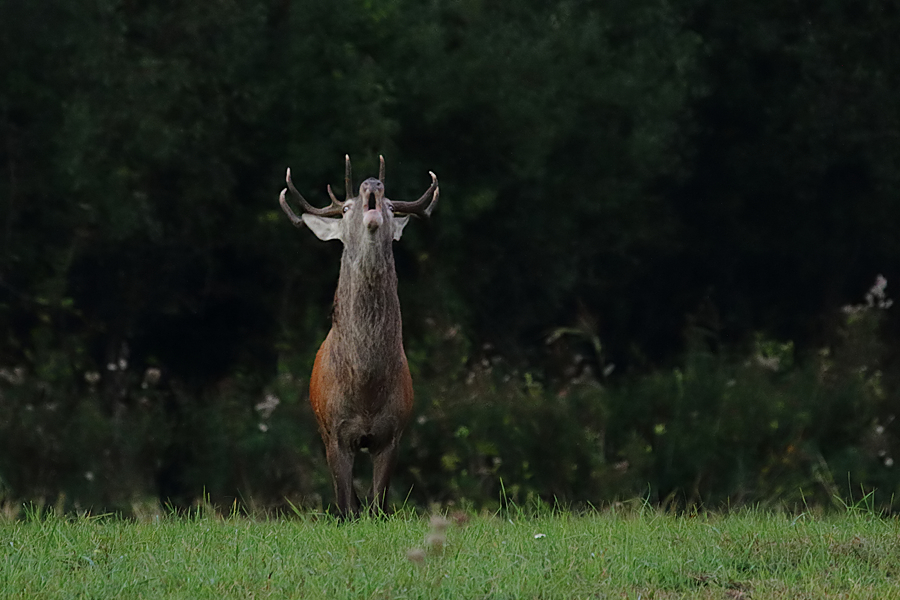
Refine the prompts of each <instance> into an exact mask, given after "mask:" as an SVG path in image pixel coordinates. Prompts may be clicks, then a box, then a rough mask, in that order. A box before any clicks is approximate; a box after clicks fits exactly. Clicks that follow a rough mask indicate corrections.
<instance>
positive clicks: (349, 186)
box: [344, 154, 354, 199]
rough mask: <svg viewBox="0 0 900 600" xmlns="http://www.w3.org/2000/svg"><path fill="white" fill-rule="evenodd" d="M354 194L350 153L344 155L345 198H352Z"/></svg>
mask: <svg viewBox="0 0 900 600" xmlns="http://www.w3.org/2000/svg"><path fill="white" fill-rule="evenodd" d="M353 196H354V194H353V172H352V170H351V169H350V155H349V154H345V155H344V198H347V199H349V198H352V197H353Z"/></svg>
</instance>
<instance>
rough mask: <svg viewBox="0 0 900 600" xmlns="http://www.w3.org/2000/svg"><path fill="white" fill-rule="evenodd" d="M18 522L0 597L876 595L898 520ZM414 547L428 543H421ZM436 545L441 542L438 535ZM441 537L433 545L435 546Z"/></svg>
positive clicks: (893, 565) (1, 561)
mask: <svg viewBox="0 0 900 600" xmlns="http://www.w3.org/2000/svg"><path fill="white" fill-rule="evenodd" d="M434 525H435V524H434V523H432V522H430V521H429V519H427V518H424V517H419V516H415V515H413V514H411V513H404V514H401V515H397V516H394V517H391V518H389V519H386V520H369V519H364V520H361V521H358V522H354V523H347V524H340V523H336V522H334V521H333V520H331V519H329V518H316V517H314V516H309V517H300V518H298V517H292V518H288V519H271V520H260V519H249V518H246V517H232V518H224V519H223V518H216V517H202V516H198V517H193V518H188V517H162V518H159V519H151V520H150V521H149V522H143V523H141V522H135V521H127V520H123V519H119V518H113V517H101V518H85V517H81V518H72V519H64V518H59V517H54V516H44V517H36V516H34V515H31V517H30V518H27V519H25V520H24V521H13V520H6V521H5V522H0V598H191V599H203V598H211V599H212V598H215V599H217V600H218V599H220V598H510V599H513V598H725V599H738V598H747V599H749V598H754V599H759V598H791V599H794V598H891V597H897V596H898V593H900V592H898V590H900V522H898V520H897V519H894V518H878V517H875V516H872V515H870V514H868V513H856V512H853V511H848V512H847V514H845V515H841V516H833V517H832V516H826V517H811V516H808V515H801V516H799V517H798V516H792V515H787V514H775V513H765V512H759V511H749V510H748V511H744V512H740V513H738V514H732V515H729V516H722V515H698V516H693V517H690V516H687V517H675V516H670V515H665V514H662V513H658V512H655V511H652V510H649V509H644V510H637V511H621V510H620V511H605V512H596V513H585V514H574V513H565V512H562V513H557V514H543V515H539V516H535V517H529V516H526V515H524V514H516V515H513V516H510V517H507V516H502V517H500V516H472V517H470V518H468V520H467V522H464V523H454V522H452V521H451V522H450V523H449V525H448V526H447V528H446V531H445V532H444V533H441V531H440V529H441V523H437V529H435V528H434ZM426 536H430V537H429V539H428V541H427V542H426V541H425V538H426ZM444 536H445V537H444ZM442 541H444V542H445V543H444V544H443V546H442V544H441V542H442Z"/></svg>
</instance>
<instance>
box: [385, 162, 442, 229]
mask: <svg viewBox="0 0 900 600" xmlns="http://www.w3.org/2000/svg"><path fill="white" fill-rule="evenodd" d="M428 174H429V175H431V187H430V188H428V189H427V190H426V191H425V193H424V194H422V197H421V198H419V199H418V200H416V201H415V202H400V201H398V200H393V201H392V204H393V206H394V214H405V215H416V216H417V217H422V218H425V219H427V218H428V217H430V216H431V211H433V210H434V207H435V206H437V203H438V197H440V195H441V189H440V188H439V187H438V179H437V175H435V174H434V173H432V172H431V171H428ZM429 200H430V201H429Z"/></svg>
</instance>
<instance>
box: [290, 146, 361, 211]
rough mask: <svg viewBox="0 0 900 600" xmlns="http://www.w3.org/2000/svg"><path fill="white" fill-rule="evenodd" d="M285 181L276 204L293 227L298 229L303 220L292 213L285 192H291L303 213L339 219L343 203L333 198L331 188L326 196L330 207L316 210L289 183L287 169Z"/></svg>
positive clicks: (292, 184) (348, 164)
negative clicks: (329, 200)
mask: <svg viewBox="0 0 900 600" xmlns="http://www.w3.org/2000/svg"><path fill="white" fill-rule="evenodd" d="M285 181H287V185H288V186H287V188H286V189H283V190H281V196H280V197H279V198H278V202H279V203H280V204H281V209H282V210H283V211H284V213H285V214H286V215H287V216H288V218H289V219H290V220H291V223H293V224H294V226H295V227H300V226H301V225H302V224H303V220H302V219H301V218H300V217H298V216H297V215H295V214H294V211H292V210H291V207H290V206H288V203H287V197H286V196H287V192H288V190H290V191H291V196H293V197H294V199H295V200H296V201H297V202H299V203H300V206H301V207H302V208H303V212H307V213H309V214H311V215H316V216H319V217H339V216H341V213H342V211H343V204H344V203H343V202H341V201H339V200H338V199H337V198H335V197H334V194H332V193H331V187H330V186H329V188H328V194H329V195H330V196H331V206H326V207H325V208H316V207H315V206H313V205H311V204H310V203H309V202H307V201H306V198H304V197H303V196H301V195H300V192H298V191H297V188H295V187H294V182H293V181H291V170H290V168H288V170H287V176H286V177H285ZM349 181H350V157H347V182H348V183H349Z"/></svg>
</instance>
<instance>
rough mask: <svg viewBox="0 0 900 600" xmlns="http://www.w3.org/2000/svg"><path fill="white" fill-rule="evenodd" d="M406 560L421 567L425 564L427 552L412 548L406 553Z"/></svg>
mask: <svg viewBox="0 0 900 600" xmlns="http://www.w3.org/2000/svg"><path fill="white" fill-rule="evenodd" d="M406 558H407V559H408V560H409V561H410V562H414V563H416V564H417V565H421V564H423V563H424V562H425V551H424V550H422V549H421V548H410V549H409V550H407V551H406Z"/></svg>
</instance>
